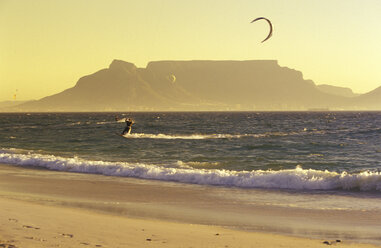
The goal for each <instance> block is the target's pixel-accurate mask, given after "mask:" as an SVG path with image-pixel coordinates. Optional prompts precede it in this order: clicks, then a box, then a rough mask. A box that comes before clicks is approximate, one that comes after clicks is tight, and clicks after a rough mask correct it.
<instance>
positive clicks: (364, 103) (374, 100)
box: [355, 86, 381, 110]
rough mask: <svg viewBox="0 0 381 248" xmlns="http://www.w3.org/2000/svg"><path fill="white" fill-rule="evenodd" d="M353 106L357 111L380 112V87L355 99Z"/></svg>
mask: <svg viewBox="0 0 381 248" xmlns="http://www.w3.org/2000/svg"><path fill="white" fill-rule="evenodd" d="M355 106H356V107H357V108H358V109H369V110H381V86H380V87H378V88H376V89H374V90H372V91H370V92H368V93H365V94H362V95H360V96H358V97H356V101H355Z"/></svg>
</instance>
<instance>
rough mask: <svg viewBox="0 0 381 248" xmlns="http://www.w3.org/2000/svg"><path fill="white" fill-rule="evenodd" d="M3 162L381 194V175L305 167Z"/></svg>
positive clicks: (32, 156) (33, 157)
mask: <svg viewBox="0 0 381 248" xmlns="http://www.w3.org/2000/svg"><path fill="white" fill-rule="evenodd" d="M0 163H6V164H13V165H21V166H30V167H43V168H47V169H51V170H57V171H68V172H78V173H89V174H102V175H107V176H120V177H134V178H141V179H155V180H164V181H175V182H182V183H192V184H202V185H220V186H229V187H242V188H266V189H294V190H362V191H381V173H380V172H369V171H365V172H361V173H356V174H350V173H347V172H343V173H336V172H330V171H327V170H325V171H319V170H313V169H303V168H301V167H296V168H295V169H288V170H279V171H272V170H253V171H232V170H224V169H201V168H193V167H191V166H189V167H185V166H182V167H181V166H180V168H173V167H165V166H157V165H152V164H143V163H126V162H105V161H89V160H83V159H80V158H76V157H73V158H64V157H59V156H54V155H44V154H37V153H27V154H19V153H13V152H12V151H11V150H0Z"/></svg>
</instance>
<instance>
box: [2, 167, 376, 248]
mask: <svg viewBox="0 0 381 248" xmlns="http://www.w3.org/2000/svg"><path fill="white" fill-rule="evenodd" d="M246 193H248V194H258V193H261V191H255V190H254V191H253V190H250V191H247V192H245V190H240V189H226V188H220V187H210V186H199V185H187V184H178V183H170V182H160V181H150V180H138V179H131V178H118V177H105V176H99V175H88V174H76V173H65V172H55V171H48V170H39V169H28V168H22V167H15V166H9V165H2V164H0V206H1V211H0V247H82V246H83V247H150V246H153V247H326V246H327V245H335V246H340V247H374V245H371V244H359V243H354V242H353V240H355V241H356V240H357V239H356V234H358V235H360V236H361V233H363V232H364V233H368V232H369V230H370V229H369V226H372V223H373V222H374V229H375V230H374V231H375V232H377V228H379V226H377V223H380V222H381V220H380V218H381V217H380V216H379V215H378V216H375V213H374V212H369V213H368V212H365V213H362V214H358V212H356V211H355V212H354V211H339V212H338V211H336V210H329V211H322V210H316V209H315V210H314V209H295V208H291V207H285V206H267V205H263V204H258V203H255V202H254V201H253V200H252V199H249V198H247V197H241V198H236V197H235V196H236V195H237V194H241V196H242V195H244V196H246ZM269 194H270V193H269ZM274 194H276V192H275V193H274ZM230 196H232V197H231V198H229V197H230ZM227 199H229V200H227ZM338 213H340V214H338ZM354 213H355V214H354ZM370 220H371V222H369V221H370ZM353 223H357V224H356V226H354V224H353ZM362 226H365V227H364V228H362ZM345 228H347V229H348V230H347V231H346V229H345ZM367 228H368V229H367ZM295 236H302V237H295ZM336 240H339V241H340V242H336ZM357 241H358V240H357ZM364 241H366V239H364ZM324 242H326V244H325V243H324Z"/></svg>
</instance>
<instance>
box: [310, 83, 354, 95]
mask: <svg viewBox="0 0 381 248" xmlns="http://www.w3.org/2000/svg"><path fill="white" fill-rule="evenodd" d="M317 88H318V89H319V90H321V91H323V92H324V93H327V94H331V95H335V96H344V97H356V96H359V95H360V94H355V93H353V91H352V90H351V89H350V88H346V87H339V86H332V85H328V84H320V85H317Z"/></svg>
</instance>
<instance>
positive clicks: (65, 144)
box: [0, 112, 381, 192]
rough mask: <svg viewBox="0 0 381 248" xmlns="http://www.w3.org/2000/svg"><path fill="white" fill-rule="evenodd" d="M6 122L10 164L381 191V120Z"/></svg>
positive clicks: (354, 116)
mask: <svg viewBox="0 0 381 248" xmlns="http://www.w3.org/2000/svg"><path fill="white" fill-rule="evenodd" d="M128 117H132V118H134V120H135V122H136V123H135V124H134V126H133V129H132V134H131V135H130V136H128V137H127V138H125V137H121V136H119V135H117V134H118V133H120V132H121V131H122V130H123V129H124V126H125V124H124V123H123V122H122V121H120V122H117V121H115V113H74V114H62V113H60V114H0V163H8V164H14V165H23V166H30V167H35V166H39V167H44V168H48V169H52V170H60V171H71V172H82V173H96V174H104V175H113V176H122V177H135V178H149V179H158V180H166V181H178V182H184V183H195V184H208V185H222V186H229V187H230V186H235V187H244V188H275V189H293V190H340V191H348V190H350V191H359V192H370V191H372V192H380V191H381V172H380V168H381V139H380V138H381V113H380V112H333V113H324V112H312V113H306V112H288V113H284V112H282V113H275V112H269V113H266V112H260V113H254V112H250V113H132V114H130V115H129V116H128Z"/></svg>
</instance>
